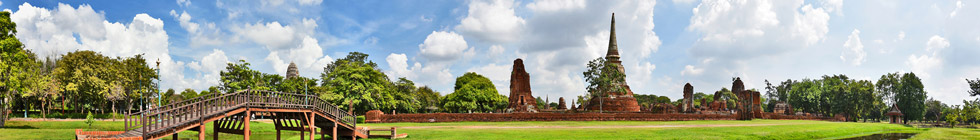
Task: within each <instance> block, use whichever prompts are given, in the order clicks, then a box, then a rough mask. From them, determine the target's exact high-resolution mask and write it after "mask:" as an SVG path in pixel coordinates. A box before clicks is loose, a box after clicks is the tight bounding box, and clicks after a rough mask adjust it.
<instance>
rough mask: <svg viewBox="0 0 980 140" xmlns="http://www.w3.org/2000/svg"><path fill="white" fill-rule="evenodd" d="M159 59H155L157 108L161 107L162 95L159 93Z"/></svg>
mask: <svg viewBox="0 0 980 140" xmlns="http://www.w3.org/2000/svg"><path fill="white" fill-rule="evenodd" d="M160 82H162V81H160V58H157V107H160V106H163V95H162V94H161V93H160Z"/></svg>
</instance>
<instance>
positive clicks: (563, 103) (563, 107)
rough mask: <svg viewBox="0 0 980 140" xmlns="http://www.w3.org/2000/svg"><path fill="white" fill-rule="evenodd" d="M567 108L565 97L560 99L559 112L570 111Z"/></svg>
mask: <svg viewBox="0 0 980 140" xmlns="http://www.w3.org/2000/svg"><path fill="white" fill-rule="evenodd" d="M565 106H566V105H565V97H558V110H565V109H568V108H566V107H565Z"/></svg>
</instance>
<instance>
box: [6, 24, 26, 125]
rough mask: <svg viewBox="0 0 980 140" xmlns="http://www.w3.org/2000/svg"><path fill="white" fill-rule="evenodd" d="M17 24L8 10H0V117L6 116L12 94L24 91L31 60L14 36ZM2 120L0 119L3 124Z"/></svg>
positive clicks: (22, 45)
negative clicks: (11, 18)
mask: <svg viewBox="0 0 980 140" xmlns="http://www.w3.org/2000/svg"><path fill="white" fill-rule="evenodd" d="M16 34H17V24H16V23H14V22H13V21H11V20H10V12H8V11H0V103H3V104H0V112H2V113H0V119H4V118H6V115H7V114H6V111H7V110H8V109H9V108H11V107H12V106H11V105H10V104H12V103H11V102H12V101H11V99H10V98H12V96H13V94H14V93H15V92H18V91H26V87H25V86H23V85H24V84H25V82H24V80H25V77H26V74H25V73H28V71H27V70H26V69H27V68H28V67H27V64H28V63H31V62H33V59H31V56H29V55H28V52H27V51H26V50H24V44H21V42H20V40H18V39H17V37H16ZM3 122H4V120H0V126H3Z"/></svg>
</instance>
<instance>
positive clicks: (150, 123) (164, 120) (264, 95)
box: [124, 90, 356, 134]
mask: <svg viewBox="0 0 980 140" xmlns="http://www.w3.org/2000/svg"><path fill="white" fill-rule="evenodd" d="M240 106H246V107H263V108H282V109H311V110H315V111H319V112H322V113H325V114H327V115H330V117H332V118H335V119H337V120H338V121H340V123H344V124H347V125H349V126H351V127H356V117H355V116H354V115H353V114H350V113H348V112H346V111H344V110H341V109H340V108H338V107H337V106H336V105H333V104H331V103H329V102H327V101H324V100H322V99H320V98H318V97H317V96H315V95H306V94H295V93H285V92H274V91H261V90H243V91H239V92H234V93H229V94H209V95H205V96H201V97H197V98H192V99H188V100H184V101H181V102H176V103H172V104H168V105H164V106H160V107H157V108H152V109H147V110H144V111H141V112H136V113H127V114H126V116H125V119H124V121H125V123H124V126H125V130H126V131H129V130H134V129H140V130H141V131H142V132H144V134H146V133H152V132H156V131H161V130H162V129H169V128H176V127H177V126H179V125H186V124H188V123H189V122H195V121H203V120H201V119H203V117H205V116H207V115H216V113H222V112H225V111H228V110H230V109H235V108H237V107H240Z"/></svg>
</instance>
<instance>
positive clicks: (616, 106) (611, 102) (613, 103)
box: [588, 97, 640, 112]
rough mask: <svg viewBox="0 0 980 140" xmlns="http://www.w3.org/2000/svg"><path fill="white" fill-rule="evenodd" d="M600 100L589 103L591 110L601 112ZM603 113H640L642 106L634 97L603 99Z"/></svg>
mask: <svg viewBox="0 0 980 140" xmlns="http://www.w3.org/2000/svg"><path fill="white" fill-rule="evenodd" d="M599 102H600V101H599V100H590V101H589V107H588V109H589V110H596V111H597V110H599V108H600V107H599ZM601 102H602V111H611V112H640V105H639V104H637V103H636V98H633V97H617V98H610V97H605V98H603V99H602V101H601Z"/></svg>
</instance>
